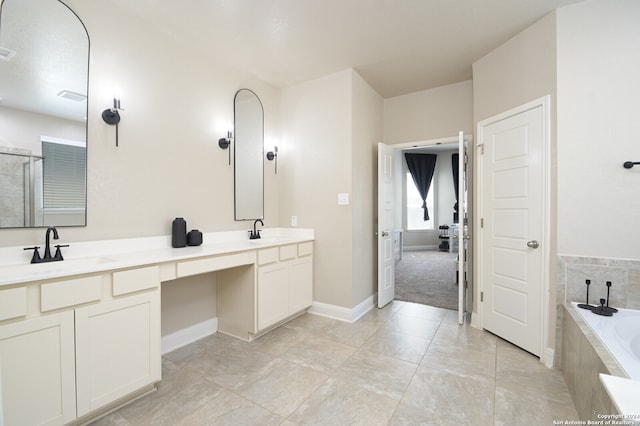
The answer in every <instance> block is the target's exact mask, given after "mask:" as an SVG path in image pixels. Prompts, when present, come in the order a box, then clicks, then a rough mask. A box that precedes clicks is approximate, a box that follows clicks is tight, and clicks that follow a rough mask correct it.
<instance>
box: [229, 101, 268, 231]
mask: <svg viewBox="0 0 640 426" xmlns="http://www.w3.org/2000/svg"><path fill="white" fill-rule="evenodd" d="M233 105H234V131H235V140H234V142H235V148H234V163H235V169H234V170H235V179H234V182H235V219H236V220H254V219H262V218H263V217H264V176H263V172H264V170H263V169H264V111H263V109H262V102H260V98H258V96H257V95H256V94H255V93H254V92H252V91H251V90H249V89H240V90H238V92H237V93H236V96H235V98H234V102H233Z"/></svg>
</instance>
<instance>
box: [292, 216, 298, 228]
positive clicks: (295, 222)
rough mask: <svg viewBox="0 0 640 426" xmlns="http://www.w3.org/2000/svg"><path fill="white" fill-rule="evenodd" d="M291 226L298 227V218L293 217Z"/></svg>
mask: <svg viewBox="0 0 640 426" xmlns="http://www.w3.org/2000/svg"><path fill="white" fill-rule="evenodd" d="M291 226H298V216H291Z"/></svg>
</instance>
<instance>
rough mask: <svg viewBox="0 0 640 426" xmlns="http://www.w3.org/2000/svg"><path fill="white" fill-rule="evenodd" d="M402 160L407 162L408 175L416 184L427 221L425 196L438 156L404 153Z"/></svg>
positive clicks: (427, 210) (427, 192)
mask: <svg viewBox="0 0 640 426" xmlns="http://www.w3.org/2000/svg"><path fill="white" fill-rule="evenodd" d="M404 158H405V160H407V166H408V167H409V173H411V177H412V178H413V182H414V183H415V184H416V188H417V189H418V193H420V197H421V198H422V208H423V209H424V220H425V221H427V220H429V209H427V194H429V188H430V187H431V180H432V179H433V171H434V170H435V169H436V160H437V158H438V156H437V155H436V154H411V153H408V152H405V154H404Z"/></svg>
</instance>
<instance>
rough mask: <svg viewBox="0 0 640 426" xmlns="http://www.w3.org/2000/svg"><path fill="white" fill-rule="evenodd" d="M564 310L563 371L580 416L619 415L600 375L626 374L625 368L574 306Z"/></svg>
mask: <svg viewBox="0 0 640 426" xmlns="http://www.w3.org/2000/svg"><path fill="white" fill-rule="evenodd" d="M563 310H564V322H563V341H562V372H563V375H564V379H565V382H566V383H567V387H568V388H569V392H570V393H571V397H572V398H573V402H574V404H575V407H576V410H577V411H578V415H579V416H580V419H582V420H600V419H599V418H598V415H599V414H600V415H602V414H616V413H617V411H616V410H615V408H614V405H613V403H612V402H611V399H610V398H609V396H608V394H607V391H606V389H605V388H604V386H603V385H602V383H601V382H600V378H599V374H600V373H603V374H609V375H613V376H620V377H626V375H625V373H624V370H622V368H620V366H619V365H618V363H617V362H616V360H615V359H614V358H613V356H612V355H611V354H610V353H609V351H608V350H607V349H606V348H605V347H604V345H603V344H602V342H600V340H599V339H598V337H597V336H596V335H595V334H594V333H593V331H592V330H591V329H590V328H589V326H588V325H587V324H586V323H585V322H584V320H583V319H582V318H581V317H580V314H579V313H578V312H576V310H575V309H574V308H573V307H572V306H567V305H563Z"/></svg>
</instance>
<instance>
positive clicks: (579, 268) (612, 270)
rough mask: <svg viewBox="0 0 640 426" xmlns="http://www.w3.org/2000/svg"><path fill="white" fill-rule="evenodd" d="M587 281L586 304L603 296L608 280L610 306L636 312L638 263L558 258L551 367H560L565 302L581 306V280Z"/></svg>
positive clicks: (639, 303) (583, 291) (639, 278)
mask: <svg viewBox="0 0 640 426" xmlns="http://www.w3.org/2000/svg"><path fill="white" fill-rule="evenodd" d="M587 279H589V280H591V286H590V287H589V303H591V304H592V305H593V304H599V302H598V299H600V298H606V297H607V287H606V286H605V283H606V282H607V281H611V283H612V286H611V291H610V297H611V301H610V303H609V305H610V306H613V307H618V308H625V309H640V261H636V260H628V259H610V258H599V257H580V256H558V268H557V282H556V345H555V349H556V350H555V359H554V363H553V365H554V367H556V368H562V350H561V348H562V340H563V326H562V323H563V320H564V310H563V308H562V306H563V305H564V303H565V302H578V303H584V302H585V298H586V292H587V290H586V285H585V280H587Z"/></svg>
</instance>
